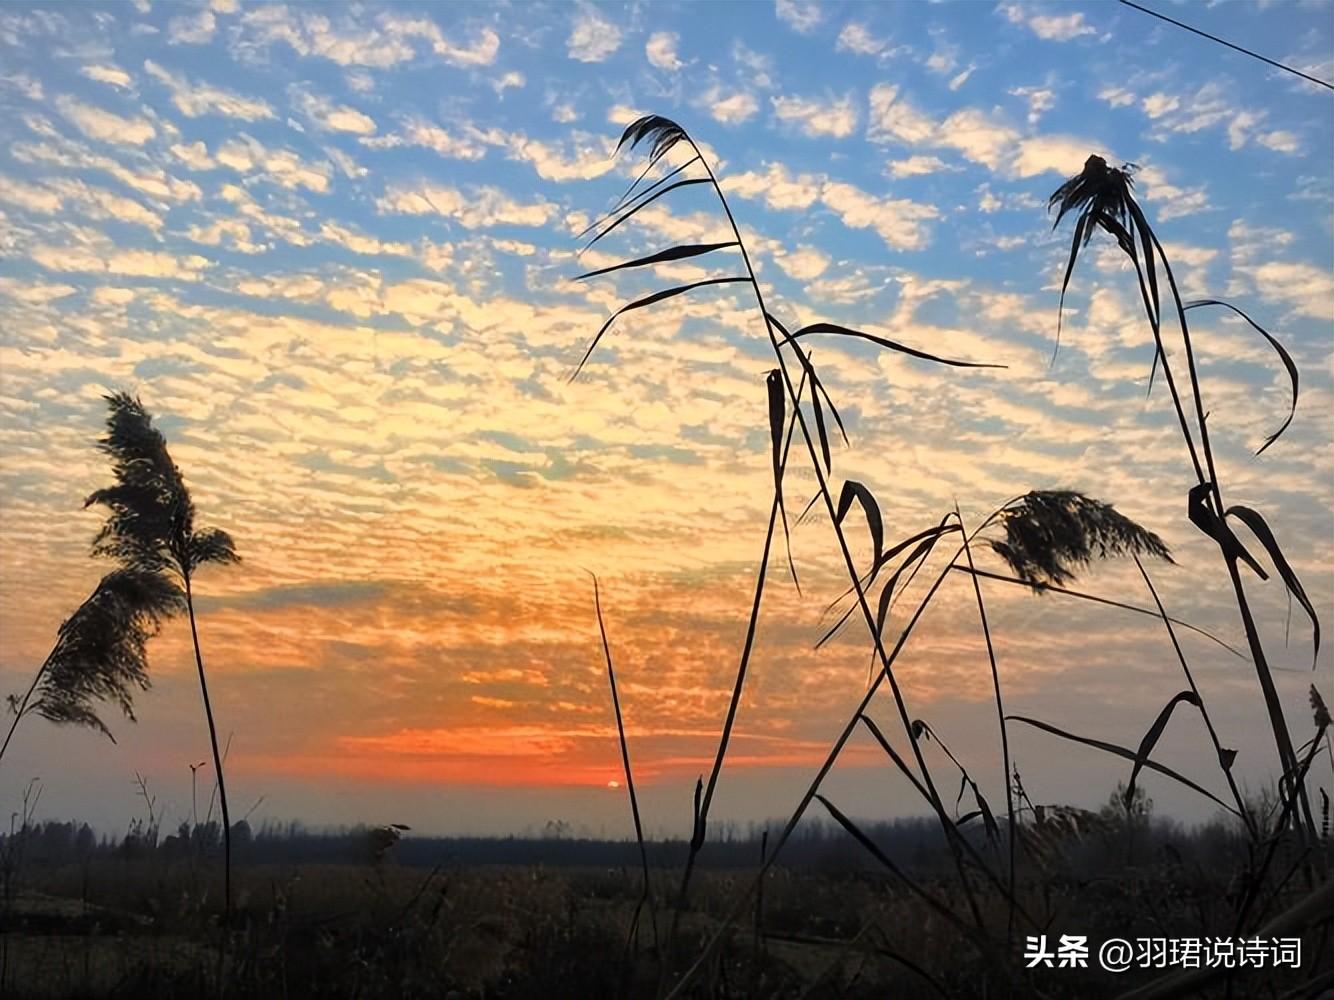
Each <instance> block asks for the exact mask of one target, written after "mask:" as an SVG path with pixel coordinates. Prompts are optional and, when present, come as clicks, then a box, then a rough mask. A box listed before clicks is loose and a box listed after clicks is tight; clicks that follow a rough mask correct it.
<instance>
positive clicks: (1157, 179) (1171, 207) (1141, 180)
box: [1135, 165, 1210, 222]
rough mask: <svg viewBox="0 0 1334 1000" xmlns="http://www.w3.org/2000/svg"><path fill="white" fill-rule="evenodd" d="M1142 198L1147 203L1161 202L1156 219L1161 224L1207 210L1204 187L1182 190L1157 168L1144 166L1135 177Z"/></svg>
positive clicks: (1206, 196)
mask: <svg viewBox="0 0 1334 1000" xmlns="http://www.w3.org/2000/svg"><path fill="white" fill-rule="evenodd" d="M1135 181H1136V183H1137V184H1138V185H1139V187H1140V190H1141V193H1142V196H1143V197H1144V198H1145V199H1147V200H1148V201H1153V202H1161V203H1162V205H1161V207H1160V208H1159V209H1158V218H1159V219H1160V220H1162V221H1163V222H1166V221H1168V220H1170V219H1176V218H1180V217H1182V216H1186V215H1193V214H1195V213H1196V212H1202V211H1204V210H1205V209H1207V208H1209V207H1210V205H1209V197H1208V195H1207V194H1206V193H1205V190H1204V187H1203V186H1200V187H1194V188H1182V187H1177V186H1176V185H1175V184H1172V183H1171V182H1170V181H1168V179H1167V175H1166V174H1165V173H1163V171H1162V170H1160V169H1159V168H1158V167H1155V166H1152V165H1150V166H1144V167H1141V168H1140V170H1139V172H1138V173H1137V174H1136V175H1135Z"/></svg>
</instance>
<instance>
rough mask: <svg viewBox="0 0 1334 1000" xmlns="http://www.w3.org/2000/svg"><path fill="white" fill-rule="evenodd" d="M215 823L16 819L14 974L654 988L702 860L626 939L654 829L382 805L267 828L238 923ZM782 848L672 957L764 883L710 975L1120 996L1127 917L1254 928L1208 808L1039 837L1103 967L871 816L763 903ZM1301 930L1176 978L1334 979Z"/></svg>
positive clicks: (1229, 990)
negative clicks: (298, 825)
mask: <svg viewBox="0 0 1334 1000" xmlns="http://www.w3.org/2000/svg"><path fill="white" fill-rule="evenodd" d="M869 829H870V831H871V833H872V836H873V837H874V839H875V842H876V843H877V844H879V845H881V846H883V847H884V849H885V851H886V852H887V853H889V854H891V855H893V856H894V857H896V858H898V859H899V860H900V861H901V863H903V864H905V865H906V866H907V868H908V870H909V871H910V872H911V874H912V877H913V878H914V880H915V881H916V882H917V883H918V884H919V885H922V886H924V887H926V888H928V889H929V891H931V892H933V893H934V894H935V895H937V896H938V897H939V898H941V899H942V900H944V901H945V902H946V903H947V904H948V905H950V906H951V907H952V908H954V909H957V910H959V911H961V912H962V911H963V910H964V908H965V902H964V900H963V899H962V898H960V892H959V888H958V882H957V879H955V878H954V877H953V872H952V870H951V869H950V867H949V860H948V857H947V856H946V855H945V853H944V852H943V851H942V850H941V849H940V848H939V846H938V845H936V844H935V843H934V842H933V840H932V837H931V834H930V832H929V831H930V826H929V825H928V824H923V823H897V824H885V825H882V826H880V827H870V828H869ZM183 832H184V831H183ZM210 834H211V835H212V836H216V830H212V831H209V830H207V829H205V832H204V836H203V837H202V838H197V839H202V840H203V845H202V847H200V848H192V847H191V846H190V845H189V842H188V840H180V839H178V838H175V837H173V838H170V840H168V841H165V842H163V843H158V844H156V845H150V843H149V842H148V840H149V838H145V837H144V836H143V835H142V834H140V835H139V836H137V837H131V838H128V840H127V842H122V843H118V844H112V843H108V842H103V843H101V844H94V845H89V843H88V838H87V836H85V837H84V838H83V843H82V845H80V843H79V840H80V838H79V837H78V834H77V831H76V830H75V827H74V826H73V825H70V824H48V825H47V826H46V827H35V828H34V829H32V830H31V831H30V834H29V836H28V837H27V838H26V843H25V842H24V839H25V838H23V837H22V836H19V837H11V838H7V839H6V840H5V841H4V844H5V851H6V854H5V857H6V859H7V864H8V867H7V869H6V875H7V884H6V898H5V908H4V933H3V937H2V939H0V956H2V957H3V974H4V979H3V987H4V989H3V995H4V996H7V997H10V996H12V997H112V996H116V997H191V996H204V995H227V996H238V997H240V996H244V997H304V996H328V997H460V998H462V997H477V998H481V997H497V998H499V997H516V998H517V997H553V996H569V997H638V996H653V995H655V993H656V992H657V991H658V990H659V987H660V972H661V968H662V966H661V964H660V959H659V956H658V953H657V950H656V949H655V945H654V927H655V923H656V930H657V936H658V940H659V941H665V939H666V932H667V928H668V925H669V923H670V920H671V911H672V909H673V906H672V902H671V897H672V892H673V887H674V885H675V882H676V879H677V877H678V875H677V872H678V871H679V868H677V867H675V866H673V867H668V865H671V864H672V863H673V862H675V863H677V864H679V862H680V861H682V860H684V857H685V855H686V853H687V851H688V846H687V845H686V844H684V843H668V844H662V843H657V844H653V845H650V846H651V847H652V849H653V854H652V855H651V857H652V860H653V863H654V868H653V873H654V880H655V885H654V887H653V894H654V900H655V904H656V905H655V907H654V914H653V916H652V917H650V916H649V915H647V914H646V915H645V916H644V917H642V918H641V920H640V925H639V932H638V935H637V941H635V942H632V943H631V944H630V946H629V947H628V948H627V932H628V930H629V928H630V926H631V923H632V921H633V919H634V915H635V910H636V904H637V903H638V901H639V896H640V888H641V886H640V877H639V873H638V871H637V869H636V866H635V864H634V860H633V859H634V858H635V857H636V853H635V845H634V844H633V843H629V844H627V843H618V842H603V841H589V840H578V839H561V840H518V839H511V840H433V839H426V838H416V839H414V838H411V836H410V835H409V837H408V838H406V839H404V840H403V841H402V842H401V843H398V844H396V845H393V846H389V847H385V846H384V838H382V837H377V835H376V832H375V831H373V830H356V831H350V832H345V833H342V834H339V835H318V836H317V835H313V834H305V833H301V832H298V831H295V830H291V829H288V830H286V831H285V832H282V833H278V832H271V833H269V834H268V835H266V834H264V833H263V832H261V834H260V835H258V836H256V837H255V838H254V839H253V840H250V841H248V843H247V847H246V848H245V849H244V850H242V851H241V852H240V858H239V864H237V865H236V867H235V870H234V872H233V893H234V897H235V900H234V909H235V913H234V914H233V917H232V921H231V924H230V926H228V927H224V926H223V922H222V919H221V911H222V905H221V872H220V866H219V860H220V859H219V858H218V857H217V855H216V852H215V850H214V849H213V848H212V846H211V845H210V844H209V843H208V841H209V840H210ZM983 846H984V847H985V845H983ZM759 850H760V847H759V844H758V842H755V841H751V840H749V839H745V838H741V839H733V840H731V841H723V842H719V843H717V844H715V845H710V849H709V851H708V852H706V856H707V855H708V854H712V855H713V858H712V860H713V861H714V862H715V864H713V865H712V866H709V867H705V868H704V869H702V870H701V871H700V873H699V876H698V881H697V883H696V888H695V891H694V892H693V893H692V896H691V899H690V903H689V907H688V909H687V910H686V911H684V913H683V915H682V918H681V922H680V927H679V929H678V932H677V945H676V948H675V951H676V956H675V959H674V962H673V968H675V969H676V971H677V972H678V973H679V972H681V971H683V970H684V969H685V968H686V967H688V966H689V965H690V963H691V962H692V961H693V960H694V958H695V957H696V956H698V955H699V954H700V953H702V951H703V948H704V945H705V942H706V940H707V938H708V937H709V935H711V934H712V933H713V932H714V931H715V930H717V929H718V928H719V927H720V926H721V924H722V921H723V919H724V917H725V916H726V914H727V913H728V912H729V911H730V910H731V909H732V908H734V907H735V906H736V905H738V903H739V902H740V901H743V900H744V901H745V906H746V910H747V915H746V916H745V918H744V919H741V920H737V921H735V923H734V924H733V928H734V929H733V932H732V934H731V936H730V937H729V938H727V939H726V945H725V947H724V948H723V949H722V951H721V953H720V957H719V958H718V960H716V961H713V962H711V963H710V967H709V968H708V969H707V970H705V974H704V975H702V976H700V977H699V978H698V979H697V980H696V981H695V982H694V983H693V984H691V986H690V987H689V989H688V992H687V994H686V995H689V996H699V997H705V996H708V997H750V996H755V997H905V998H912V997H939V996H949V997H974V996H976V997H982V996H988V997H1053V998H1055V997H1070V998H1077V997H1112V996H1119V995H1121V994H1122V993H1123V992H1125V991H1127V990H1130V989H1132V988H1134V987H1136V986H1140V985H1142V984H1145V983H1148V982H1151V981H1155V980H1156V979H1159V978H1160V977H1162V976H1163V975H1164V972H1163V971H1162V970H1152V969H1149V970H1139V969H1132V970H1131V971H1129V972H1126V973H1123V974H1120V975H1114V974H1111V973H1108V972H1105V971H1102V970H1101V969H1100V968H1098V966H1097V947H1098V945H1099V943H1101V942H1102V941H1103V940H1105V939H1107V938H1111V937H1119V938H1126V939H1129V940H1131V941H1134V940H1135V939H1136V938H1140V937H1144V938H1169V939H1170V938H1190V937H1211V936H1217V937H1230V936H1232V933H1233V932H1232V928H1233V924H1234V921H1235V920H1236V913H1237V907H1238V905H1239V899H1238V898H1237V893H1236V892H1235V891H1234V887H1233V886H1230V885H1229V884H1228V879H1227V878H1226V877H1224V876H1222V875H1220V874H1219V873H1222V872H1228V871H1233V870H1235V866H1236V862H1237V860H1238V858H1237V857H1236V852H1238V851H1240V852H1242V853H1243V854H1244V852H1245V840H1244V838H1243V837H1240V836H1238V835H1237V834H1236V833H1235V832H1234V831H1230V830H1229V829H1228V828H1226V827H1225V826H1224V825H1222V824H1217V825H1213V826H1208V827H1203V828H1197V829H1194V830H1191V831H1184V830H1181V829H1178V828H1176V827H1174V826H1172V825H1171V824H1168V823H1153V824H1149V825H1141V826H1139V827H1138V828H1128V827H1124V826H1122V827H1117V826H1116V825H1115V824H1111V825H1108V826H1107V827H1105V828H1101V829H1096V830H1094V829H1091V830H1090V831H1089V832H1088V833H1086V834H1084V835H1082V836H1071V837H1068V838H1066V839H1065V840H1064V842H1061V843H1053V844H1050V845H1045V846H1044V847H1043V848H1042V850H1041V853H1040V854H1039V853H1038V848H1037V844H1036V841H1034V854H1033V856H1032V857H1030V858H1029V860H1028V862H1027V863H1026V864H1025V865H1024V866H1023V878H1022V879H1021V880H1020V887H1019V893H1018V895H1019V898H1020V903H1021V906H1022V908H1023V910H1024V911H1026V912H1027V913H1028V914H1029V915H1030V916H1031V917H1032V918H1033V920H1034V921H1035V922H1036V924H1037V925H1038V926H1039V927H1044V928H1047V931H1048V933H1049V935H1050V936H1051V940H1052V942H1053V944H1052V948H1053V949H1054V947H1055V943H1054V942H1055V941H1056V940H1057V939H1058V938H1059V936H1060V935H1061V934H1079V935H1086V936H1087V937H1088V939H1089V942H1090V944H1091V948H1092V951H1091V961H1090V962H1089V965H1090V967H1089V968H1083V969H1078V968H1059V967H1058V968H1051V969H1046V968H1039V969H1034V970H1029V969H1026V968H1025V965H1026V964H1027V963H1026V962H1025V960H1024V950H1025V933H1026V931H1031V929H1032V928H1031V926H1028V925H1026V924H1024V923H1023V922H1017V924H1016V927H1015V930H1014V943H1013V947H1012V948H1011V950H1010V951H1009V953H1008V954H1006V955H993V956H991V957H990V958H987V957H986V956H983V955H982V954H981V953H980V952H979V950H978V949H977V948H976V947H975V946H974V945H973V944H972V943H970V941H969V940H968V938H966V937H965V936H963V935H962V934H961V933H959V932H958V931H956V929H955V928H954V927H953V926H951V925H950V924H949V923H948V922H946V921H945V920H944V919H942V918H941V917H939V916H937V915H936V914H935V913H934V912H933V911H932V910H931V909H930V908H929V907H926V906H923V904H922V902H921V900H920V899H918V898H917V897H915V896H914V895H913V894H912V893H911V892H909V891H908V890H906V889H904V888H903V887H902V885H901V884H896V883H895V881H894V880H892V879H891V878H889V877H887V876H885V875H882V874H881V872H880V871H877V870H875V869H872V868H869V867H867V866H866V864H865V863H864V858H865V854H864V852H863V850H862V848H861V847H860V846H859V845H857V844H856V843H854V842H853V841H852V840H851V838H849V837H847V836H845V835H844V834H843V833H842V831H838V830H835V829H832V828H828V827H821V826H818V825H813V826H812V827H810V828H809V829H806V830H803V832H802V834H801V835H800V836H798V837H797V838H795V839H794V840H793V841H792V842H791V844H790V850H791V857H792V859H793V863H792V866H791V867H776V868H774V869H773V870H771V871H770V873H769V874H768V875H767V876H766V877H765V879H764V881H763V889H762V900H761V901H760V903H759V905H758V906H757V905H756V900H755V899H754V898H753V897H752V896H750V895H749V894H750V891H751V888H752V886H753V884H754V874H755V871H756V868H757V865H756V864H755V862H756V861H757V860H758V858H759ZM25 854H26V856H23V855H25ZM377 855H378V858H377ZM599 858H600V859H602V862H603V863H601V864H598V863H596V859H599ZM433 859H434V860H433ZM1329 859H1330V851H1329V849H1328V845H1327V846H1326V848H1325V850H1324V851H1323V856H1321V857H1313V856H1310V855H1306V856H1303V855H1298V854H1296V853H1295V852H1287V851H1286V850H1285V853H1284V857H1283V860H1282V863H1280V864H1276V865H1275V866H1274V868H1275V870H1276V873H1277V874H1276V876H1275V879H1274V881H1273V884H1272V885H1270V886H1269V890H1268V893H1267V898H1266V902H1265V903H1264V904H1263V905H1264V907H1265V909H1266V910H1267V912H1266V913H1264V914H1262V915H1261V916H1262V919H1263V920H1271V919H1272V918H1273V917H1274V916H1275V915H1277V914H1279V913H1280V912H1281V911H1282V910H1283V909H1284V908H1286V907H1287V906H1289V905H1290V904H1291V903H1292V902H1293V901H1295V900H1297V899H1298V898H1300V897H1302V896H1305V895H1306V894H1307V893H1308V892H1309V888H1308V885H1309V883H1308V882H1307V881H1306V879H1307V871H1308V869H1310V868H1311V866H1312V865H1321V864H1325V863H1327V862H1328V860H1329ZM498 860H503V861H505V862H506V863H497V861H498ZM1094 872H1098V873H1100V874H1098V875H1096V876H1095V875H1093V874H1092V873H1094ZM979 881H980V879H979ZM1280 882H1281V883H1282V884H1280ZM979 899H980V902H981V905H982V908H983V910H984V917H985V918H986V921H987V924H988V925H989V927H990V928H991V930H992V935H993V938H994V939H995V940H997V941H1004V940H1005V938H1006V935H1007V930H1006V920H1007V906H1006V903H1005V901H1004V899H1003V898H1002V897H1001V895H1000V894H997V893H989V892H985V891H983V892H981V893H979ZM1302 944H1303V951H1302V960H1301V969H1300V971H1293V970H1290V969H1285V970H1282V971H1279V970H1273V969H1264V970H1258V969H1256V970H1232V972H1231V973H1230V974H1229V975H1228V976H1223V975H1220V976H1219V977H1218V978H1217V979H1216V980H1215V981H1214V982H1212V983H1209V984H1206V985H1205V987H1204V989H1203V991H1199V990H1188V991H1186V992H1184V993H1180V994H1177V995H1186V996H1192V995H1202V996H1218V997H1223V996H1233V997H1275V998H1277V997H1288V996H1292V997H1303V996H1311V997H1314V996H1320V995H1322V992H1321V990H1322V984H1324V985H1325V986H1328V984H1329V982H1330V977H1329V976H1328V975H1324V976H1322V975H1320V972H1321V970H1322V969H1324V970H1334V948H1332V947H1331V946H1329V945H1328V944H1327V942H1326V941H1325V936H1324V935H1323V934H1321V933H1312V934H1309V935H1307V936H1306V937H1305V939H1304V940H1303V942H1302ZM1221 971H1222V970H1220V972H1221Z"/></svg>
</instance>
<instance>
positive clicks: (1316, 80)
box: [1121, 0, 1334, 90]
mask: <svg viewBox="0 0 1334 1000" xmlns="http://www.w3.org/2000/svg"><path fill="white" fill-rule="evenodd" d="M1121 3H1123V4H1125V5H1126V6H1127V7H1134V8H1135V9H1136V10H1138V11H1143V12H1144V13H1145V14H1148V15H1149V16H1150V17H1156V18H1158V19H1159V20H1162V21H1166V22H1167V23H1168V24H1175V25H1176V26H1177V27H1178V28H1185V29H1186V30H1187V31H1190V32H1193V33H1194V34H1197V35H1199V36H1200V37H1202V38H1207V39H1209V41H1211V42H1217V43H1218V44H1219V45H1226V46H1227V47H1228V48H1230V49H1235V50H1236V51H1238V52H1240V53H1242V54H1243V55H1248V56H1250V57H1251V58H1252V59H1259V60H1260V61H1261V62H1266V63H1269V65H1270V66H1276V67H1278V68H1279V69H1281V70H1286V71H1287V72H1289V73H1291V74H1293V75H1294V76H1300V77H1301V78H1302V79H1303V80H1310V81H1311V82H1312V83H1317V84H1319V85H1320V86H1322V87H1325V88H1328V89H1329V90H1334V83H1326V82H1325V81H1324V80H1321V79H1319V78H1317V77H1314V76H1311V75H1310V74H1309V73H1303V72H1302V71H1301V70H1299V69H1293V68H1292V67H1291V66H1284V65H1283V64H1282V63H1281V62H1275V61H1274V60H1273V59H1268V58H1266V57H1265V56H1262V55H1260V54H1259V53H1258V52H1252V51H1251V50H1250V49H1243V48H1242V47H1241V46H1240V45H1233V44H1232V43H1231V42H1229V41H1225V40H1224V39H1222V38H1219V37H1218V36H1217V35H1211V34H1209V32H1207V31H1201V30H1200V29H1199V28H1192V27H1191V26H1190V25H1189V24H1182V23H1181V22H1180V21H1175V20H1173V19H1172V18H1170V17H1168V16H1167V15H1166V14H1159V13H1158V12H1157V11H1156V10H1149V8H1148V7H1141V6H1140V5H1139V4H1137V3H1131V0H1121Z"/></svg>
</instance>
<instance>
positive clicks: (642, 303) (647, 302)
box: [569, 277, 750, 382]
mask: <svg viewBox="0 0 1334 1000" xmlns="http://www.w3.org/2000/svg"><path fill="white" fill-rule="evenodd" d="M749 280H750V279H749V278H740V277H737V278H708V279H706V280H704V281H693V282H691V283H690V284H688V285H677V286H675V287H674V288H664V289H663V290H662V291H659V292H654V293H653V294H652V295H645V296H644V297H643V298H642V299H636V300H635V301H634V302H631V303H630V304H629V305H624V306H621V308H619V309H617V310H616V311H615V312H614V313H612V314H611V316H610V317H608V319H607V321H606V322H605V323H603V324H602V329H600V330H598V332H597V336H596V337H594V338H593V342H592V343H590V344H589V345H588V350H586V351H584V356H583V357H582V358H580V359H579V365H578V367H576V368H575V370H574V374H573V375H571V376H570V379H569V380H570V381H571V382H573V381H574V380H575V379H576V378H578V377H579V373H580V372H581V371H583V370H584V365H585V364H586V363H587V362H588V359H589V357H591V356H592V354H593V350H594V349H595V348H596V347H597V346H598V341H600V340H601V339H602V335H603V334H605V333H606V332H607V331H608V330H609V329H611V325H612V324H613V323H615V322H616V320H617V318H619V317H620V316H622V315H623V314H625V313H628V312H631V311H633V310H635V309H643V308H645V307H646V306H651V305H654V304H655V303H658V302H661V301H662V300H663V299H670V298H673V297H674V296H677V295H684V294H685V293H686V292H690V291H693V290H694V289H696V288H704V287H705V286H706V285H727V284H732V283H734V282H738V281H749Z"/></svg>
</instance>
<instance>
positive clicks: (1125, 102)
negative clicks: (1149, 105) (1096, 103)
mask: <svg viewBox="0 0 1334 1000" xmlns="http://www.w3.org/2000/svg"><path fill="white" fill-rule="evenodd" d="M1098 97H1099V99H1100V100H1104V101H1106V102H1107V103H1108V104H1110V105H1111V106H1112V107H1114V108H1125V107H1129V106H1130V105H1132V104H1134V103H1135V95H1134V94H1133V93H1131V92H1130V91H1129V90H1127V89H1126V88H1125V87H1103V89H1102V90H1100V91H1098Z"/></svg>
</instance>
